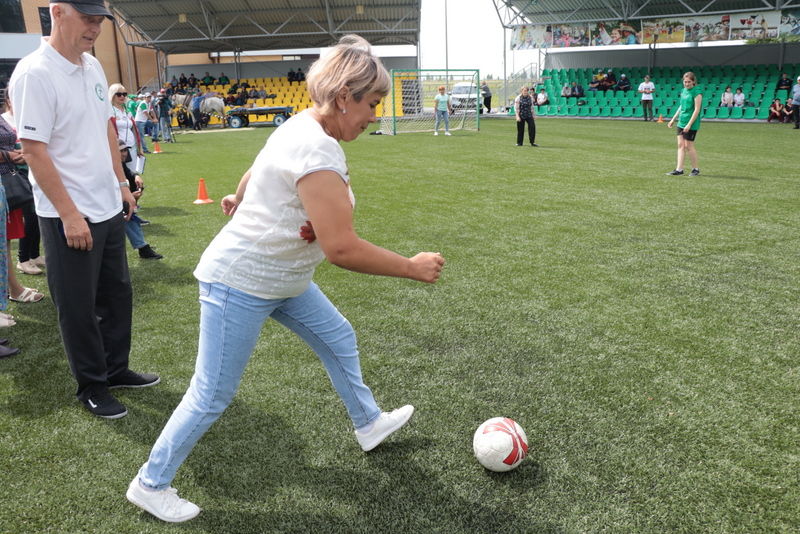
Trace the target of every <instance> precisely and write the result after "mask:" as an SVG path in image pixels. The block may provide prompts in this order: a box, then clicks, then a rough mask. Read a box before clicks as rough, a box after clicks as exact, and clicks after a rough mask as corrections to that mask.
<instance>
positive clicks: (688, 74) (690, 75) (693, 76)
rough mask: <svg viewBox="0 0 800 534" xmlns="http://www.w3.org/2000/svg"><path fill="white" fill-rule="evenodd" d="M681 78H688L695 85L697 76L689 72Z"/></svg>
mask: <svg viewBox="0 0 800 534" xmlns="http://www.w3.org/2000/svg"><path fill="white" fill-rule="evenodd" d="M683 78H689V79H690V80H692V81H693V82H694V84H695V85H697V76H695V75H694V72H692V71H689V72H687V73H685V74H684V75H683Z"/></svg>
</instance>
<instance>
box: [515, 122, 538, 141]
mask: <svg viewBox="0 0 800 534" xmlns="http://www.w3.org/2000/svg"><path fill="white" fill-rule="evenodd" d="M526 124H527V125H528V139H529V140H530V142H531V144H533V143H534V142H535V140H536V123H535V122H534V121H533V117H528V118H527V119H522V120H520V121H517V144H518V145H521V144H522V138H523V137H525V125H526Z"/></svg>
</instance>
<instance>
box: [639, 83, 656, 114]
mask: <svg viewBox="0 0 800 534" xmlns="http://www.w3.org/2000/svg"><path fill="white" fill-rule="evenodd" d="M638 91H639V94H641V95H642V116H643V117H644V120H645V121H647V120H650V121H652V120H653V93H655V92H656V86H655V84H654V83H653V82H651V81H650V76H649V75H645V77H644V81H643V82H642V83H640V84H639V89H638ZM648 113H649V115H650V118H649V119H648V118H647V115H648Z"/></svg>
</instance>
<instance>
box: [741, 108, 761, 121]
mask: <svg viewBox="0 0 800 534" xmlns="http://www.w3.org/2000/svg"><path fill="white" fill-rule="evenodd" d="M757 111H758V108H744V115H743V116H742V118H743V119H755V118H756V112H757Z"/></svg>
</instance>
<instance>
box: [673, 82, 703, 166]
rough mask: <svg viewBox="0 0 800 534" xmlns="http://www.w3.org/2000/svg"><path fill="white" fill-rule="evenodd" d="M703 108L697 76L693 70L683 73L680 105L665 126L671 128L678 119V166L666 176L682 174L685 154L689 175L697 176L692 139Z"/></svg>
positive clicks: (694, 136)
mask: <svg viewBox="0 0 800 534" xmlns="http://www.w3.org/2000/svg"><path fill="white" fill-rule="evenodd" d="M702 109H703V93H702V91H701V90H700V88H699V87H697V77H696V76H695V75H694V73H693V72H687V73H686V74H684V75H683V91H682V92H681V105H680V106H679V107H678V109H677V110H675V115H673V116H672V119H671V120H670V121H669V124H667V126H668V127H669V128H672V125H673V123H674V122H675V119H677V120H678V166H677V167H675V170H674V171H671V172H668V173H667V176H681V175H683V160H684V159H685V158H686V155H687V154H688V155H689V159H690V160H691V162H692V172H690V173H689V176H698V175H699V174H700V167H699V165H698V163H697V149H696V148H695V146H694V140H695V138H696V137H697V130H698V129H699V128H700V111H701V110H702Z"/></svg>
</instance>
